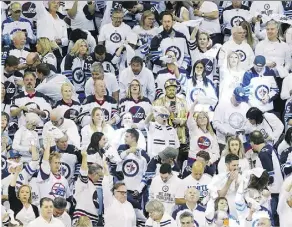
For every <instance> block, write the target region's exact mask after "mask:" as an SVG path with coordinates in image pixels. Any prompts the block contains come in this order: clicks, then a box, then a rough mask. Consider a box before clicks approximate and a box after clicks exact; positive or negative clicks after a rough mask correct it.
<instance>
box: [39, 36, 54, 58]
mask: <svg viewBox="0 0 292 227" xmlns="http://www.w3.org/2000/svg"><path fill="white" fill-rule="evenodd" d="M37 45H40V46H41V49H42V53H39V54H40V55H42V56H44V55H46V54H47V53H52V52H53V50H55V49H57V48H58V45H57V43H56V42H55V41H51V40H49V39H48V38H47V37H40V38H39V39H38V40H37Z"/></svg>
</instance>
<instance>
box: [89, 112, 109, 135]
mask: <svg viewBox="0 0 292 227" xmlns="http://www.w3.org/2000/svg"><path fill="white" fill-rule="evenodd" d="M98 110H99V111H101V113H102V115H103V120H102V123H101V128H102V131H103V129H104V127H105V126H106V122H105V118H104V113H103V110H102V108H100V107H98V106H97V107H94V108H93V109H92V111H91V115H90V116H91V123H90V127H91V128H92V129H93V127H95V125H94V122H93V116H94V115H95V113H96V111H98Z"/></svg>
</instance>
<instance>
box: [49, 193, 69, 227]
mask: <svg viewBox="0 0 292 227" xmlns="http://www.w3.org/2000/svg"><path fill="white" fill-rule="evenodd" d="M53 203H54V210H53V215H54V217H55V218H57V219H59V220H60V221H62V222H63V224H64V225H65V227H71V226H72V225H71V218H70V216H69V214H68V213H67V212H66V206H67V202H66V199H64V198H62V197H57V198H55V199H54V202H53Z"/></svg>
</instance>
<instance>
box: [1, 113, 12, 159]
mask: <svg viewBox="0 0 292 227" xmlns="http://www.w3.org/2000/svg"><path fill="white" fill-rule="evenodd" d="M8 124H9V115H8V114H7V113H5V112H1V148H2V149H1V151H2V152H1V153H2V154H5V153H6V152H7V151H9V150H10V149H11V145H12V140H11V138H10V137H9V136H8V131H7V129H8Z"/></svg>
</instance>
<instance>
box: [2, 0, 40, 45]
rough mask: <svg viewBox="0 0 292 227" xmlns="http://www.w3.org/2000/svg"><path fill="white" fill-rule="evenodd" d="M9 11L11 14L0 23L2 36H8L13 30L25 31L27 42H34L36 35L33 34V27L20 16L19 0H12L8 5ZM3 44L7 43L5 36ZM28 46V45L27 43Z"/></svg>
mask: <svg viewBox="0 0 292 227" xmlns="http://www.w3.org/2000/svg"><path fill="white" fill-rule="evenodd" d="M9 12H10V13H11V16H10V17H8V18H6V20H4V21H3V23H2V36H6V37H7V36H10V35H12V34H13V33H14V32H15V31H17V30H21V31H25V33H26V36H27V44H28V43H31V44H34V43H35V42H36V36H35V35H34V34H33V28H32V24H31V23H30V21H29V20H28V19H26V18H24V17H21V13H22V9H21V4H20V3H19V2H13V3H11V5H10V9H9ZM7 38H8V39H7V41H8V42H6V43H5V44H9V37H7ZM27 47H29V45H27Z"/></svg>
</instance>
